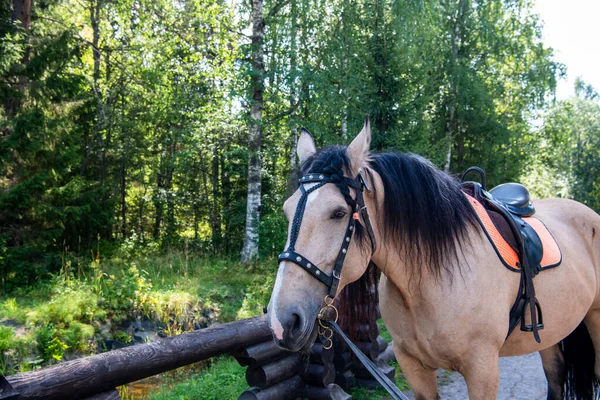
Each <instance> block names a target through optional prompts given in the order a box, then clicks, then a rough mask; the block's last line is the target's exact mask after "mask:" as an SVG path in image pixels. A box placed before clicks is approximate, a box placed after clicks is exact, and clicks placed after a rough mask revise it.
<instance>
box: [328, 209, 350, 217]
mask: <svg viewBox="0 0 600 400" xmlns="http://www.w3.org/2000/svg"><path fill="white" fill-rule="evenodd" d="M346 214H348V213H347V212H346V211H344V210H337V211H334V213H333V214H331V219H342V218H344V217H345V216H346Z"/></svg>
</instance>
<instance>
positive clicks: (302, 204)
mask: <svg viewBox="0 0 600 400" xmlns="http://www.w3.org/2000/svg"><path fill="white" fill-rule="evenodd" d="M308 183H315V185H314V186H312V187H310V188H309V189H306V188H305V187H304V185H305V184H308ZM328 183H333V184H335V185H336V186H337V187H338V188H339V189H340V192H341V193H342V195H343V196H344V199H345V200H346V203H348V205H349V206H350V207H351V209H352V210H353V212H352V214H351V215H350V221H348V227H347V228H346V233H345V234H344V241H343V242H342V247H341V248H340V251H339V253H338V256H337V259H336V261H335V265H334V267H333V272H332V274H331V276H329V275H327V274H326V273H325V272H323V271H322V270H321V269H319V268H318V267H317V265H316V264H315V263H313V262H311V261H310V260H309V259H308V258H306V257H304V256H303V255H301V254H299V253H297V252H296V251H295V249H294V248H295V246H296V241H297V240H298V234H299V232H300V225H301V224H302V217H303V216H304V210H305V208H306V203H307V199H308V195H309V194H311V193H312V192H314V191H315V190H317V189H319V188H321V187H323V186H324V185H326V184H328ZM299 186H300V191H301V192H302V195H301V196H300V200H298V205H297V206H296V212H295V213H294V219H293V220H292V228H291V232H290V244H289V246H288V248H287V249H286V250H285V251H284V252H283V253H281V254H280V255H279V259H278V262H282V261H290V262H293V263H294V264H297V265H299V266H300V267H302V268H303V269H304V270H305V271H306V272H308V273H309V274H311V275H312V276H313V277H315V278H316V279H318V280H319V281H320V282H322V283H323V284H324V285H325V286H327V288H328V289H329V294H328V296H329V297H330V298H332V299H333V298H334V297H335V295H336V292H337V288H338V285H339V283H340V276H341V273H342V266H343V265H344V259H345V258H346V253H347V252H348V246H350V241H351V240H352V235H353V234H354V230H355V229H356V224H357V223H359V224H360V222H358V219H359V216H361V217H362V219H363V221H364V224H365V226H366V228H367V232H368V234H369V238H370V239H371V250H372V251H373V253H374V252H375V249H376V247H377V245H376V242H375V235H374V234H373V227H372V226H371V221H370V219H369V213H368V212H367V206H366V205H365V200H364V198H363V189H366V190H367V192H369V193H370V192H371V190H370V189H369V187H368V186H367V183H366V181H365V178H364V176H363V175H362V172H359V173H358V176H357V177H356V178H355V179H351V178H348V177H345V176H344V175H343V171H342V170H341V169H340V170H338V171H337V172H335V173H332V174H324V173H312V174H308V175H304V176H303V177H302V178H300V180H299ZM350 188H354V189H355V191H356V199H353V198H352V197H351V196H350Z"/></svg>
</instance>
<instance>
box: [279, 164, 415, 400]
mask: <svg viewBox="0 0 600 400" xmlns="http://www.w3.org/2000/svg"><path fill="white" fill-rule="evenodd" d="M327 172H328V173H318V172H317V173H310V174H308V175H304V176H303V177H302V178H300V180H299V182H298V183H299V186H300V191H301V192H302V195H301V196H300V200H298V205H297V206H296V212H295V213H294V219H293V220H292V228H291V230H290V244H289V245H288V247H287V249H286V250H284V252H283V253H281V254H280V255H279V258H278V262H279V263H280V262H282V261H290V262H292V263H294V264H296V265H298V266H300V267H302V268H303V269H304V270H305V271H306V272H308V273H309V274H310V275H312V276H313V277H314V278H316V279H317V280H318V281H319V282H321V283H323V284H324V285H325V286H327V288H328V289H329V292H328V294H327V295H326V296H325V300H324V306H323V308H322V309H321V311H320V312H319V315H318V317H317V320H318V322H319V334H320V335H321V336H323V339H324V342H323V348H325V349H330V348H331V347H332V346H333V341H332V336H333V331H335V332H336V333H337V334H338V335H339V336H340V338H341V339H343V340H344V341H345V342H346V344H347V345H348V346H349V347H350V349H351V350H352V352H353V353H354V354H355V355H356V356H357V357H358V359H359V360H360V362H362V363H363V365H364V366H365V367H366V368H367V370H368V371H369V372H370V373H371V375H373V377H375V379H376V380H377V381H378V382H379V383H380V384H381V385H382V386H383V388H384V389H386V390H387V391H388V393H389V394H390V395H391V396H392V398H393V399H395V400H408V398H407V397H406V396H405V395H404V394H403V393H402V392H401V391H400V390H399V389H398V388H397V387H396V386H395V385H394V383H393V382H392V381H391V380H390V379H389V378H388V377H387V376H385V375H384V374H383V373H382V372H381V370H380V369H379V368H378V367H377V366H376V365H375V364H374V363H373V361H371V360H370V359H369V358H368V357H367V356H365V355H364V354H363V353H362V352H361V351H360V349H359V348H358V347H356V345H355V344H354V343H352V341H351V340H350V339H349V338H348V337H347V336H346V335H345V334H344V332H343V331H342V330H341V328H340V327H339V326H338V325H337V323H336V322H337V317H338V313H337V309H336V308H335V306H334V305H333V302H334V299H335V295H336V294H337V289H338V286H339V283H340V277H341V274H342V267H343V266H344V260H345V259H346V254H347V253H348V246H350V241H351V240H352V236H353V234H354V231H355V230H356V226H357V225H356V224H360V222H359V219H360V217H362V220H363V222H364V224H365V227H366V228H367V233H368V234H369V238H370V239H371V251H372V252H373V253H375V250H376V249H377V243H376V241H375V234H374V233H373V227H372V225H371V220H370V218H369V213H368V211H367V206H366V205H365V199H364V197H363V189H364V190H366V191H367V192H368V193H371V189H370V188H369V186H368V185H367V182H366V181H365V177H364V176H363V174H362V171H359V172H358V176H357V177H356V178H355V179H351V178H348V177H346V176H344V173H343V171H342V170H341V169H328V171H327ZM308 183H314V184H315V185H313V186H311V187H310V188H308V189H306V188H305V187H304V185H306V184H308ZM328 183H333V184H335V185H336V186H337V187H338V188H339V189H340V193H342V195H343V196H344V199H345V200H346V203H348V205H349V206H350V208H351V209H352V210H353V212H352V215H351V216H350V220H349V221H348V227H347V228H346V233H345V234H344V241H343V242H342V247H341V248H340V251H339V252H338V255H337V258H336V261H335V265H334V266H333V272H332V273H331V276H329V275H327V274H326V273H325V272H323V270H321V269H320V268H318V267H317V265H316V264H315V263H313V262H312V261H310V260H309V259H308V258H306V257H304V256H303V255H302V254H300V253H298V252H296V251H295V246H296V241H297V240H298V234H299V233H300V225H301V224H302V217H303V216H304V210H305V209H306V203H307V200H308V195H309V194H311V193H312V192H314V191H315V190H317V189H319V188H321V187H323V186H325V185H326V184H328ZM350 188H353V189H354V190H355V191H356V196H355V198H354V199H353V198H352V196H351V195H350ZM327 309H332V310H333V311H334V313H335V314H334V315H335V317H334V318H333V319H328V318H327V317H326V316H325V311H326V310H327Z"/></svg>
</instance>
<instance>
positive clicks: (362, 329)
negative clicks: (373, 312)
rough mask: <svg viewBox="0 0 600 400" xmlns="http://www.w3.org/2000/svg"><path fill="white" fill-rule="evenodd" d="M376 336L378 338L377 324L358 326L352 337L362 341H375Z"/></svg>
mask: <svg viewBox="0 0 600 400" xmlns="http://www.w3.org/2000/svg"><path fill="white" fill-rule="evenodd" d="M377 336H379V325H378V324H377V322H375V323H364V324H360V325H358V327H357V329H356V333H355V335H354V337H356V338H358V339H359V340H363V341H369V340H375V339H377Z"/></svg>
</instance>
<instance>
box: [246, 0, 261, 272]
mask: <svg viewBox="0 0 600 400" xmlns="http://www.w3.org/2000/svg"><path fill="white" fill-rule="evenodd" d="M264 33H265V23H264V17H263V0H252V56H251V59H252V103H251V106H250V122H249V124H248V125H249V126H248V131H249V138H248V153H249V156H248V198H247V203H246V230H245V235H244V246H243V248H242V253H241V259H242V262H244V263H247V262H249V261H251V260H252V259H253V258H255V257H256V256H257V255H258V238H259V235H258V229H259V223H260V195H261V170H260V145H261V137H262V110H263V103H264V99H263V94H264V74H265V65H264V51H263V39H264Z"/></svg>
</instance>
